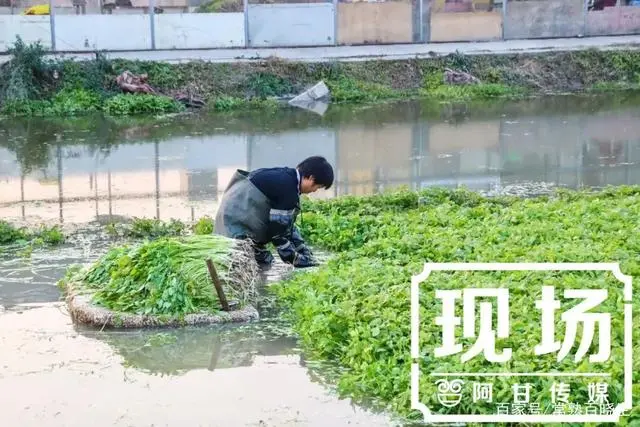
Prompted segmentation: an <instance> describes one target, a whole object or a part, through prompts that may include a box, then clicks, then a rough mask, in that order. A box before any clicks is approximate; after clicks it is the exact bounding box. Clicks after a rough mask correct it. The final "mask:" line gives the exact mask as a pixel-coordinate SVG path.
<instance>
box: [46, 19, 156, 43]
mask: <svg viewBox="0 0 640 427" xmlns="http://www.w3.org/2000/svg"><path fill="white" fill-rule="evenodd" d="M55 22H56V50H61V51H90V50H96V49H97V50H102V49H105V50H146V49H151V23H150V20H149V15H58V16H56V21H55Z"/></svg>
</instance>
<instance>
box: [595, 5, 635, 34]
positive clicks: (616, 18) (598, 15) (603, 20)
mask: <svg viewBox="0 0 640 427" xmlns="http://www.w3.org/2000/svg"><path fill="white" fill-rule="evenodd" d="M638 33H640V7H638V6H618V7H607V8H605V9H604V10H597V11H591V12H588V13H587V19H586V35H587V36H604V35H622V34H638Z"/></svg>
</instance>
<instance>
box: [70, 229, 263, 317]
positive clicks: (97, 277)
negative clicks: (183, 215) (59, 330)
mask: <svg viewBox="0 0 640 427" xmlns="http://www.w3.org/2000/svg"><path fill="white" fill-rule="evenodd" d="M207 259H211V261H212V262H213V265H214V266H215V269H216V271H217V274H218V276H219V278H220V281H221V282H222V285H223V290H224V292H225V296H226V298H227V299H228V300H230V301H236V302H237V303H238V305H239V307H240V308H241V307H244V306H247V305H249V304H251V303H252V302H253V301H254V298H255V281H256V280H257V272H258V269H257V264H255V261H254V259H253V254H252V252H251V250H250V247H248V246H247V244H246V242H243V241H238V240H233V239H228V238H225V237H222V236H218V235H191V236H182V237H161V238H158V239H156V240H153V241H145V242H143V243H139V244H136V245H133V246H122V247H113V248H112V249H110V250H109V252H107V253H106V254H105V255H104V256H103V257H101V258H100V259H99V260H98V261H97V262H95V263H94V264H93V265H91V266H89V267H87V268H85V269H81V270H78V269H70V270H69V271H68V274H67V276H66V277H65V278H64V279H63V280H62V281H60V282H59V286H60V287H61V288H62V289H67V287H68V286H69V285H73V288H74V291H85V292H88V293H90V294H91V295H92V299H91V301H92V303H93V304H95V305H96V306H98V307H102V308H106V309H109V310H112V311H114V312H118V313H129V314H136V315H153V316H185V315H189V314H194V313H218V312H220V310H221V306H220V302H219V299H218V295H217V293H216V291H215V288H214V285H213V283H212V280H211V277H210V276H209V272H208V269H207V265H206V262H205V261H206V260H207Z"/></svg>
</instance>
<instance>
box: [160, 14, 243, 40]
mask: <svg viewBox="0 0 640 427" xmlns="http://www.w3.org/2000/svg"><path fill="white" fill-rule="evenodd" d="M155 20H156V22H155V25H156V48H157V49H202V48H216V47H244V45H245V37H244V14H243V13H185V14H182V13H181V14H160V15H156V17H155Z"/></svg>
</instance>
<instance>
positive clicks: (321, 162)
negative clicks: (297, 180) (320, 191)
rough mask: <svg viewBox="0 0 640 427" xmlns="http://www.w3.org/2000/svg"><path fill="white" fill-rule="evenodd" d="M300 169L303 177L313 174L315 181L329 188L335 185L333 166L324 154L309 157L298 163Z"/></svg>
mask: <svg viewBox="0 0 640 427" xmlns="http://www.w3.org/2000/svg"><path fill="white" fill-rule="evenodd" d="M298 171H300V176H301V177H302V178H308V177H310V176H313V178H314V180H313V181H314V182H315V183H316V184H319V185H322V186H323V187H324V188H326V189H327V190H328V189H329V188H331V185H333V167H332V166H331V165H330V164H329V162H328V161H327V159H325V158H324V157H322V156H311V157H307V158H306V159H304V160H303V161H302V162H301V163H300V164H299V165H298Z"/></svg>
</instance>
